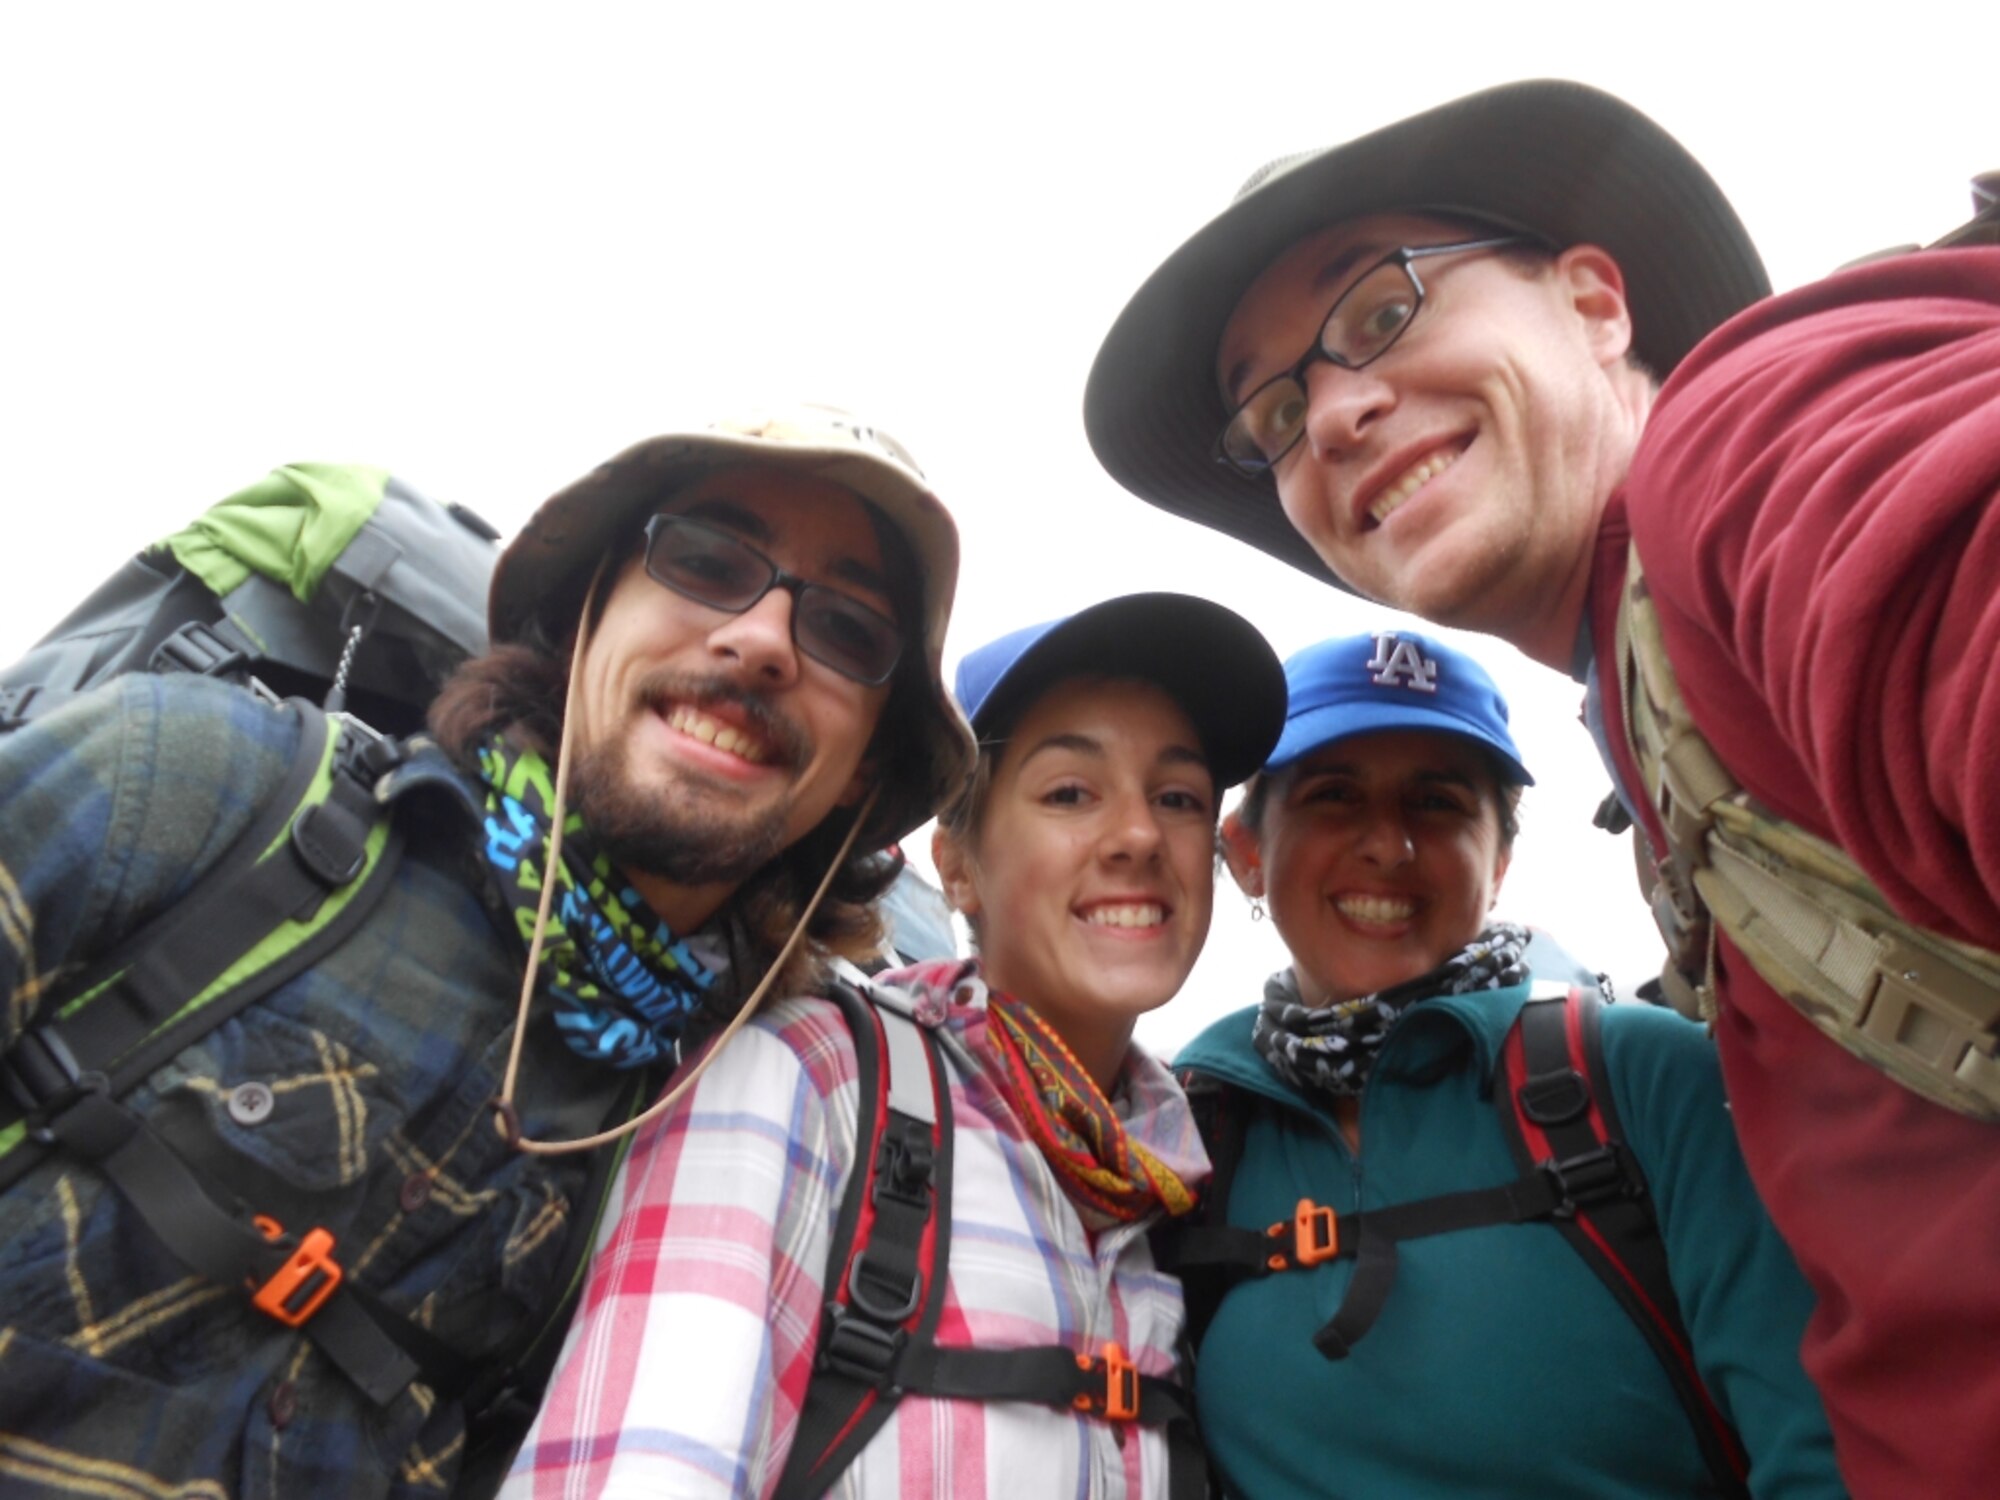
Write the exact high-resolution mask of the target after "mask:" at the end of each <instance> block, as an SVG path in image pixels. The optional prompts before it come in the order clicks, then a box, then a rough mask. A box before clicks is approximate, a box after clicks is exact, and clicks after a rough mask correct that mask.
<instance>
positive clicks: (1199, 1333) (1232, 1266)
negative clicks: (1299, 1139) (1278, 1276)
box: [1152, 1072, 1270, 1353]
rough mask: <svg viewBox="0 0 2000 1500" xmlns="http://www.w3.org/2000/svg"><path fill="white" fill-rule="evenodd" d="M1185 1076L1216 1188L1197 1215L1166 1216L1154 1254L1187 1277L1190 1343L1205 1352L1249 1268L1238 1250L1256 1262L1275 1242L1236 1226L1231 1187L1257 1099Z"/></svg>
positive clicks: (1203, 1197)
mask: <svg viewBox="0 0 2000 1500" xmlns="http://www.w3.org/2000/svg"><path fill="white" fill-rule="evenodd" d="M1180 1082H1181V1087H1182V1088H1183V1089H1184V1090H1185V1091H1186V1092H1187V1096H1188V1108H1189V1110H1190V1112H1191V1113H1192V1114H1193V1115H1194V1123H1195V1129H1196V1130H1197V1131H1198V1132H1199V1133H1200V1135H1201V1143H1202V1147H1203V1149H1204V1150H1206V1151H1207V1152H1208V1163H1209V1179H1208V1186H1207V1187H1206V1188H1205V1189H1203V1191H1202V1195H1201V1201H1200V1203H1199V1204H1197V1205H1196V1208H1195V1211H1194V1212H1193V1213H1192V1214H1186V1215H1183V1216H1181V1217H1180V1218H1171V1219H1163V1220H1161V1222H1160V1223H1159V1224H1158V1225H1156V1226H1155V1227H1154V1229H1153V1232H1152V1242H1153V1259H1154V1261H1155V1262H1156V1263H1157V1264H1158V1265H1159V1267H1160V1269H1161V1270H1163V1271H1169V1272H1172V1273H1173V1274H1174V1275H1176V1276H1178V1277H1179V1278H1180V1282H1181V1290H1182V1294H1183V1296H1184V1298H1185V1300H1186V1304H1187V1331H1186V1335H1185V1338H1186V1344H1187V1349H1188V1351H1190V1352H1195V1353H1198V1352H1199V1351H1200V1349H1201V1341H1202V1340H1203V1339H1204V1338H1206V1337H1207V1336H1208V1325H1209V1324H1210V1323H1212V1322H1214V1321H1215V1314H1216V1310H1217V1309H1218V1308H1219V1307H1221V1305H1222V1299H1223V1298H1224V1297H1225V1296H1227V1295H1228V1293H1229V1289H1230V1288H1231V1287H1233V1286H1235V1285H1236V1283H1237V1282H1239V1281H1241V1280H1243V1279H1244V1277H1245V1275H1246V1274H1248V1271H1247V1270H1246V1268H1245V1266H1244V1265H1243V1264H1242V1263H1240V1262H1239V1258H1238V1257H1237V1256H1235V1255H1234V1254H1233V1252H1236V1251H1239V1250H1240V1251H1242V1252H1243V1255H1244V1256H1246V1257H1248V1259H1249V1260H1250V1261H1251V1262H1253V1263H1254V1262H1259V1261H1262V1260H1264V1259H1266V1258H1267V1257H1268V1254H1269V1251H1270V1247H1269V1246H1268V1245H1267V1244H1266V1243H1265V1241H1264V1237H1263V1236H1261V1235H1255V1234H1253V1233H1252V1232H1251V1231H1247V1230H1232V1229H1230V1227H1229V1190H1230V1188H1231V1186H1232V1185H1233V1184H1234V1183H1235V1181H1236V1169H1237V1167H1238V1166H1239V1165H1241V1163H1242V1161H1243V1138H1244V1133H1245V1132H1246V1131H1247V1130H1248V1128H1249V1114H1250V1101H1249V1099H1248V1098H1246V1097H1245V1096H1244V1094H1243V1092H1242V1090H1240V1089H1237V1088H1234V1087H1232V1086H1231V1085H1229V1084H1226V1083H1223V1082H1221V1081H1220V1080H1218V1079H1214V1078H1210V1077H1208V1076H1207V1075H1205V1074H1200V1073H1192V1072H1186V1073H1182V1074H1181V1076H1180Z"/></svg>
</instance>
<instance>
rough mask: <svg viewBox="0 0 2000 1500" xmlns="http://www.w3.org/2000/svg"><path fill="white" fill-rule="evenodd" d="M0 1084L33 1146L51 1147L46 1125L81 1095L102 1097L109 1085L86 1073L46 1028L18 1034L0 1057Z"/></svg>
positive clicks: (98, 1075) (99, 1076)
mask: <svg viewBox="0 0 2000 1500" xmlns="http://www.w3.org/2000/svg"><path fill="white" fill-rule="evenodd" d="M0 1083H4V1084H5V1085H6V1089H7V1092H8V1093H9V1094H10V1095H11V1096H12V1097H13V1100H14V1102H15V1103H16V1104H18V1105H19V1106H20V1107H21V1113H22V1114H23V1115H24V1116H25V1117H26V1122H27V1131H28V1138H29V1139H30V1140H32V1141H34V1142H35V1143H36V1144H37V1145H42V1146H49V1145H53V1144H54V1143H55V1136H54V1134H53V1133H52V1132H51V1131H50V1130H49V1127H48V1122H49V1121H50V1120H51V1119H54V1118H55V1117H56V1116H58V1115H60V1114H62V1113H63V1112H64V1111H65V1110H67V1109H68V1108H69V1107H70V1106H71V1105H72V1104H74V1103H75V1102H76V1101H77V1100H78V1099H80V1098H81V1097H82V1096H83V1095H85V1094H91V1093H104V1092H106V1091H107V1090H108V1089H109V1088H110V1083H109V1082H108V1080H106V1078H105V1076H104V1075H103V1074H102V1073H97V1072H89V1073H86V1072H85V1071H84V1070H83V1068H82V1067H81V1066H80V1065H79V1064H78V1062H77V1060H76V1054H75V1053H74V1052H72V1051H70V1050H69V1044H68V1043H67V1042H65V1041H64V1040H63V1039H62V1037H61V1036H59V1035H58V1034H57V1033H55V1032H53V1031H50V1030H48V1029H47V1028H46V1027H36V1028H34V1029H33V1030H29V1031H24V1032H22V1033H21V1036H20V1038H19V1040H17V1041H16V1042H15V1043H14V1045H13V1046H12V1047H11V1048H9V1049H8V1050H7V1053H6V1055H5V1057H0Z"/></svg>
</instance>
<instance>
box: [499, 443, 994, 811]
mask: <svg viewBox="0 0 2000 1500" xmlns="http://www.w3.org/2000/svg"><path fill="white" fill-rule="evenodd" d="M746 464H747V465H754V466H756V467H758V468H768V469H784V470H789V471H792V472H795V473H802V474H810V475H812V476H814V477H815V478H819V479H824V480H826V481H828V482H829V483H832V484H837V485H839V486H841V487H842V488H843V489H846V490H850V491H852V492H853V493H854V494H856V495H858V496H860V497H861V499H863V500H865V501H867V502H868V503H869V504H870V505H872V506H873V507H874V508H875V509H876V510H877V511H878V512H880V513H881V515H882V516H883V517H884V519H886V520H887V521H888V522H889V524H890V525H892V526H894V527H895V528H896V529H897V531H898V532H900V533H901V534H902V536H903V537H904V539H905V540H906V541H907V542H908V543H909V547H910V551H911V553H912V554H914V558H915V562H916V567H917V577H916V579H915V583H916V586H917V591H918V601H919V606H918V607H919V617H920V619H921V620H922V625H923V639H922V641H921V643H913V644H920V645H921V647H922V653H923V668H924V689H923V692H922V694H921V695H920V703H919V706H918V716H919V722H918V723H917V724H915V725H911V726H907V727H903V726H892V732H895V733H899V734H901V733H914V734H916V735H917V736H918V737H919V742H920V744H921V746H922V749H923V755H922V757H921V759H922V763H923V764H922V770H921V772H920V773H919V774H917V775H915V776H914V777H912V778H909V781H910V784H907V785H896V786H891V785H884V786H883V787H882V789H881V794H880V796H879V797H878V798H877V800H876V804H875V810H874V812H873V813H872V814H871V815H870V817H869V820H868V824H867V826H866V827H865V828H864V829H863V830H862V832H861V835H860V838H859V840H858V843H859V845H860V847H864V848H881V847H883V846H885V845H887V844H891V843H894V842H895V841H896V840H897V839H899V838H901V837H903V836H904V835H905V834H907V833H909V832H910V831H911V830H912V829H914V828H916V827H917V826H918V825H919V824H921V823H923V822H924V821H926V820H927V819H929V818H930V817H932V816H933V815H934V814H935V813H936V812H937V810H938V809H939V808H941V807H943V806H944V805H945V803H947V802H949V801H950V800H951V799H952V798H953V797H955V796H956V795H957V794H958V791H959V788H960V787H961V786H963V785H964V782H965V779H966V777H967V776H969V775H970V774H971V771H972V763H973V757H974V749H973V744H972V731H971V729H970V728H969V727H968V726H967V725H966V722H965V717H964V715H963V714H961V713H960V712H959V711H958V705H957V704H956V703H955V702H953V701H952V697H951V694H950V693H949V692H948V691H947V690H946V688H945V683H944V636H945V627H946V626H947V625H949V624H950V622H951V604H952V596H953V594H954V593H955V592H956V591H957V587H958V527H957V525H956V524H955V523H954V522H953V521H952V518H951V513H950V512H949V511H948V510H946V509H945V507H944V503H943V502H942V501H940V500H939V499H938V497H937V496H936V494H934V493H933V492H932V490H931V487H930V484H929V482H928V481H927V480H926V479H925V478H924V475H923V471H922V470H921V469H919V468H918V467H917V463H916V460H915V459H914V458H912V457H911V456H910V452H909V450H908V449H907V448H905V447H904V446H903V445H902V444H901V443H899V442H897V441H896V440H895V439H894V438H893V437H891V436H890V435H889V434H888V433H886V432H883V431H882V430H881V429H880V428H878V427H871V426H869V425H868V424H867V423H865V422H862V421H860V420H859V419H857V418H855V417H853V416H852V415H850V414H848V413H846V412H843V411H838V410H836V409H834V408H832V407H826V406H796V407H788V408H785V409H783V410H781V411H775V412H769V413H758V414H754V415H750V416H744V417H738V418H733V419H728V420H724V421H721V422H717V423H716V424H715V425H714V426H712V427H709V428H705V429H702V430H700V431H691V432H670V433H664V434H662V435H660V436H659V437H651V438H647V439H646V440H645V441H644V442H641V443H635V444H633V445H632V446H631V447H630V448H627V449H626V450H625V451H624V452H623V453H620V454H619V455H618V456H617V457H615V458H613V459H611V460H609V461H608V462H605V463H602V464H599V465H598V466H597V467H596V468H595V469H593V470H591V472H590V473H588V474H586V475H585V476H584V477H583V478H581V479H579V480H577V481H576V483H574V484H572V485H570V486H568V487H567V488H566V489H563V490H561V491H559V492H558V493H557V494H555V495H554V496H552V497H550V498H549V499H548V500H546V501H544V502H543V504H542V506H541V508H540V509H538V510H537V511H536V512H535V513H534V515H533V516H532V517H530V518H529V520H528V524H527V525H526V526H525V527H523V528H522V530H521V534H520V535H519V536H517V537H515V538H514V540H513V541H512V542H511V543H509V544H508V546H507V548H506V550H505V551H503V552H502V553H501V554H500V562H499V565H498V567H496V568H495V569H494V573H493V587H492V590H491V592H490V593H489V594H488V596H487V618H488V622H489V627H490V632H491V635H492V638H493V641H494V643H495V644H496V645H497V644H501V643H503V642H507V641H513V640H518V639H519V638H520V637H521V634H522V632H523V631H524V630H525V629H526V628H527V626H528V625H529V624H530V622H532V621H537V620H538V621H540V622H541V623H542V625H543V627H544V628H545V630H546V632H547V634H548V636H549V637H550V638H551V639H553V640H558V641H560V640H562V639H564V638H565V637H567V636H568V634H569V631H570V628H571V627H572V626H573V625H574V624H575V623H576V619H577V616H578V614H579V612H580V611H581V609H582V606H583V595H584V592H585V590H586V589H587V588H588V587H589V584H590V579H591V575H592V574H593V572H594V571H595V569H596V567H597V564H598V562H599V561H600V560H601V559H602V558H603V557H605V556H606V555H607V554H609V553H612V552H616V551H618V550H619V549H620V548H621V547H622V546H623V545H624V544H625V541H626V539H627V538H628V537H631V536H636V534H637V531H638V528H639V526H640V525H641V524H642V522H643V520H644V518H645V517H646V516H648V515H649V514H650V513H651V512H652V510H653V508H654V507H655V506H657V505H659V504H660V503H661V502H662V501H664V500H666V499H667V498H668V497H669V496H670V495H672V494H673V493H674V492H675V491H677V490H680V489H682V488H684V487H686V486H687V485H688V484H690V483H692V482H693V481H694V480H695V479H696V478H698V477H699V476H700V475H702V474H704V473H707V472H708V471H710V470H712V469H718V468H725V467H732V466H736V465H746ZM898 670H899V672H900V671H901V670H902V669H901V668H899V669H898Z"/></svg>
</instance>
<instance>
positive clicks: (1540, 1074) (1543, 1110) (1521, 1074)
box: [1493, 983, 1750, 1500]
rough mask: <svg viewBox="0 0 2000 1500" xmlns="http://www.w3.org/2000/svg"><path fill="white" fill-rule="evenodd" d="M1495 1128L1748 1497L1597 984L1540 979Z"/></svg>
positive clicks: (1720, 1483) (1515, 1039)
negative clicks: (1606, 1037) (1554, 1201)
mask: <svg viewBox="0 0 2000 1500" xmlns="http://www.w3.org/2000/svg"><path fill="white" fill-rule="evenodd" d="M1500 1073H1501V1077H1500V1079H1499V1080H1498V1081H1497V1084H1496V1087H1495V1088H1494V1091H1493V1093H1494V1102H1495V1104H1496V1105H1497V1106H1498V1107H1499V1111H1500V1122H1501V1128H1502V1130H1503V1131H1504V1132H1505V1134H1506V1136H1507V1141H1508V1144H1509V1146H1510V1147H1511V1148H1512V1149H1513V1152H1514V1157H1515V1160H1516V1162H1517V1163H1518V1164H1519V1165H1520V1167H1521V1169H1522V1170H1523V1171H1524V1172H1533V1171H1543V1172H1552V1173H1553V1174H1554V1175H1555V1176H1556V1177H1557V1178H1558V1179H1559V1180H1560V1181H1561V1183H1562V1184H1563V1186H1564V1188H1565V1191H1566V1195H1567V1197H1568V1200H1569V1202H1570V1204H1571V1205H1572V1206H1573V1211H1571V1212H1568V1213H1558V1214H1557V1216H1556V1217H1555V1218H1553V1219H1552V1220H1551V1221H1550V1222H1552V1223H1553V1224H1554V1225H1555V1227H1556V1229H1557V1230H1558V1231H1559V1232H1560V1233H1561V1234H1562V1236H1563V1238H1564V1239H1566V1240H1568V1241H1569V1243H1570V1245H1571V1247H1572V1248H1574V1249H1575V1251H1576V1252H1577V1254H1578V1255H1580V1256H1582V1257H1583V1260H1584V1263H1585V1264H1586V1265H1588V1266H1589V1267H1590V1269H1591V1270H1592V1271H1594V1272H1595V1273H1596V1274H1597V1277H1598V1279H1599V1280H1600V1281H1602V1282H1603V1283H1604V1284H1605V1286H1606V1287H1607V1288H1608V1289H1609V1290H1610V1292H1611V1295H1612V1296H1614V1297H1615V1298H1617V1299H1618V1304H1619V1306H1621V1307H1623V1308H1624V1309H1625V1311H1626V1313H1627V1314H1628V1315H1629V1316H1630V1317H1631V1319H1632V1321H1633V1322H1634V1323H1636V1324H1637V1325H1638V1327H1639V1331H1640V1332H1641V1333H1642V1334H1644V1335H1645V1337H1646V1342H1647V1343H1648V1344H1650V1345H1651V1346H1652V1349H1653V1353H1654V1354H1655V1355H1656V1356H1658V1358H1659V1361H1660V1365H1661V1368H1663V1369H1664V1370H1665V1371H1666V1374H1667V1379H1668V1381H1669V1382H1670V1383H1671V1384H1672V1386H1673V1388H1674V1394H1675V1395H1676V1396H1677V1397H1679V1399H1680V1403H1681V1406H1682V1407H1683V1408H1684V1409H1685V1410H1686V1412H1687V1415H1688V1422H1689V1425H1690V1426H1691V1427H1692V1428H1693V1430H1694V1435H1695V1441H1696V1442H1697V1444H1699V1446H1700V1448H1701V1453H1702V1457H1703V1459H1704V1460H1705V1461H1706V1462H1707V1465H1708V1468H1709V1472H1710V1474H1711V1475H1712V1477H1713V1478H1714V1480H1715V1482H1716V1485H1717V1487H1718V1488H1719V1490H1720V1492H1721V1493H1722V1494H1724V1495H1728V1496H1742V1497H1746V1500H1747V1497H1748V1495H1749V1493H1750V1491H1749V1487H1748V1485H1747V1484H1746V1483H1745V1476H1746V1475H1747V1474H1748V1473H1749V1468H1750V1465H1749V1459H1748V1456H1747V1455H1746V1454H1745V1452H1744V1449H1743V1441H1742V1439H1741V1438H1740V1437H1738V1436H1737V1433H1736V1430H1735V1429H1734V1428H1733V1427H1732V1426H1730V1424H1729V1420H1728V1419H1727V1418H1726V1417H1724V1416H1723V1414H1722V1412H1721V1410H1720V1409H1719V1408H1718V1407H1717V1406H1716V1404H1715V1400H1714V1398H1713V1397H1712V1396H1710V1395H1709V1392H1708V1388H1707V1387H1706V1386H1705V1385H1703V1383H1702V1379H1701V1374H1700V1371H1699V1370H1698V1369H1697V1368H1696V1365H1695V1361H1694V1350H1693V1345H1692V1343H1691V1342H1690V1340H1689V1338H1688V1332H1687V1326H1686V1324H1685V1323H1684V1322H1683V1321H1682V1319H1681V1312H1680V1301H1679V1299H1678V1298H1677V1297H1676V1296H1675V1295H1674V1285H1673V1281H1672V1279H1671V1278H1670V1277H1669V1276H1668V1274H1667V1247H1666V1242H1665V1241H1664V1240H1663V1239H1662V1238H1661V1237H1660V1225H1659V1219H1658V1218H1657V1216H1656V1215H1655V1214H1654V1212H1653V1204H1652V1198H1651V1195H1650V1194H1649V1192H1648V1190H1647V1187H1646V1178H1645V1174H1644V1173H1643V1172H1642V1171H1641V1170H1640V1166H1639V1162H1638V1159H1637V1158H1636V1157H1635V1156H1633V1154H1632V1152H1631V1150H1630V1149H1629V1148H1628V1147H1627V1146H1626V1144H1625V1132H1624V1128H1623V1126H1622V1125H1621V1124H1620V1123H1619V1119H1618V1110H1617V1105H1616V1103H1615V1101H1614V1098H1613V1095H1612V1092H1611V1087H1610V1083H1609V1080H1608V1079H1607V1077H1606V1074H1605V1071H1604V1045H1603V1039H1602V1036H1601V1026H1600V1017H1599V1005H1598V999H1597V995H1596V993H1595V992H1594V991H1591V990H1584V989H1580V988H1577V987H1575V986H1565V987H1562V988H1561V990H1560V992H1558V991H1557V987H1556V986H1553V985H1545V984H1540V983H1538V984H1537V985H1536V987H1535V993H1534V994H1533V995H1532V996H1531V997H1530V999H1529V1000H1528V1002H1527V1004H1525V1005H1523V1006H1522V1007H1521V1014H1520V1016H1519V1018H1518V1019H1517V1020H1516V1021H1515V1023H1514V1025H1513V1027H1512V1028H1511V1029H1510V1030H1509V1031H1508V1033H1507V1039H1506V1042H1505V1043H1504V1044H1503V1046H1502V1048H1501V1060H1500Z"/></svg>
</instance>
